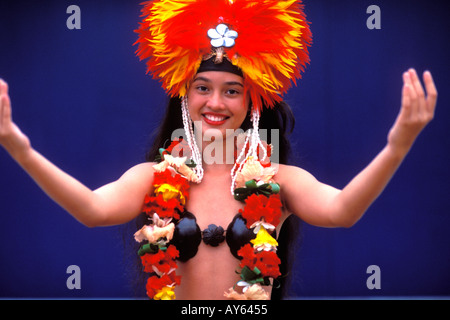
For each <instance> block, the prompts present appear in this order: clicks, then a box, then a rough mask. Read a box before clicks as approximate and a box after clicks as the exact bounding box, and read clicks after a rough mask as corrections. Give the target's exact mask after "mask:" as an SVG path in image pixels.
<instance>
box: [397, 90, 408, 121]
mask: <svg viewBox="0 0 450 320" xmlns="http://www.w3.org/2000/svg"><path fill="white" fill-rule="evenodd" d="M410 115H411V87H410V85H408V84H407V83H404V84H403V89H402V108H401V110H400V115H399V116H400V117H403V118H404V119H407V118H409V117H410Z"/></svg>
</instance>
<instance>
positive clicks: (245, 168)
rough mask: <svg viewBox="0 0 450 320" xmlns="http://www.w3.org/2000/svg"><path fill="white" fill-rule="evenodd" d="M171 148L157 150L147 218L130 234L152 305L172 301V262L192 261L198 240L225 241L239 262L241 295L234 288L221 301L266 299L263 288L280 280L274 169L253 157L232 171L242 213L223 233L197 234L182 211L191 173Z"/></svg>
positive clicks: (176, 281)
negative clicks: (136, 249) (275, 280)
mask: <svg viewBox="0 0 450 320" xmlns="http://www.w3.org/2000/svg"><path fill="white" fill-rule="evenodd" d="M178 143H179V142H178ZM174 144H175V145H176V144H177V142H173V143H172V145H174ZM172 145H171V146H170V147H169V148H168V149H161V150H160V154H161V159H160V160H162V161H161V162H160V163H158V164H156V165H154V167H153V168H154V170H155V173H154V179H153V190H152V192H151V193H150V194H147V195H146V196H145V199H144V204H143V208H142V212H143V213H144V214H145V215H146V216H147V218H148V219H147V222H146V224H145V225H144V226H143V227H142V228H141V229H140V230H139V231H137V232H136V233H135V235H134V237H135V240H136V241H138V242H140V248H139V251H138V254H139V256H140V258H141V261H142V266H143V271H144V272H146V273H148V274H149V278H148V280H147V284H146V290H147V295H148V296H149V298H151V299H155V300H156V299H158V300H159V299H162V300H169V299H175V292H174V289H175V287H176V286H177V285H180V284H181V276H179V275H177V273H176V269H177V261H181V262H185V261H188V260H189V259H191V258H192V257H194V256H195V255H196V253H197V251H198V246H199V245H200V243H201V241H203V242H204V243H205V244H207V245H211V246H213V247H215V246H218V245H219V244H221V243H222V242H223V241H226V243H227V244H228V246H229V248H230V251H231V253H232V254H233V256H234V257H236V258H237V259H239V260H240V264H239V267H240V270H236V272H237V273H238V274H240V278H241V280H240V281H239V282H238V283H237V284H236V285H237V286H238V287H243V289H242V290H239V291H241V292H242V293H240V292H237V291H235V289H237V288H236V285H235V286H233V287H232V288H230V289H229V291H228V292H225V293H224V296H225V297H227V298H232V299H233V298H234V299H269V298H270V295H269V294H268V293H267V292H266V290H265V289H264V286H269V285H273V283H274V279H276V278H277V277H278V276H280V271H279V264H280V263H281V261H280V259H279V258H278V256H277V253H276V250H277V246H278V243H277V241H276V240H275V238H274V237H275V228H276V226H277V225H278V224H279V222H280V218H281V207H282V205H281V200H280V196H279V191H280V187H279V185H278V184H276V183H275V182H274V181H273V180H272V177H273V175H274V174H275V173H276V171H275V169H274V168H273V167H272V166H271V165H270V163H269V164H268V165H267V164H264V165H263V164H262V163H261V162H260V161H259V160H258V159H255V158H253V157H248V158H247V159H245V161H243V162H242V163H241V164H239V165H238V166H236V170H237V171H236V172H237V174H236V180H235V186H236V188H235V189H234V192H233V193H234V198H235V199H236V200H238V201H241V202H243V203H244V204H245V205H244V208H243V209H240V210H239V213H237V214H236V216H235V217H234V218H233V220H232V221H231V223H230V224H229V225H228V226H227V229H226V230H224V229H223V228H222V227H220V226H216V225H214V224H210V225H209V226H208V228H206V229H205V230H203V231H201V230H200V227H199V226H198V224H197V221H196V218H195V216H194V215H193V214H192V213H191V212H189V211H187V210H186V208H185V207H186V202H187V201H188V200H189V186H190V182H196V181H197V180H196V176H195V173H194V172H193V171H192V170H191V169H190V168H189V166H188V165H186V164H185V161H186V158H185V157H173V156H172V155H171V154H170V151H171V147H172ZM212 281H214V280H212Z"/></svg>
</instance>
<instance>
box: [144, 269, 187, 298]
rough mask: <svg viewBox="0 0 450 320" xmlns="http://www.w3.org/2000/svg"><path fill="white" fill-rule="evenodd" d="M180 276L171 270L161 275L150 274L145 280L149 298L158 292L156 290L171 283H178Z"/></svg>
mask: <svg viewBox="0 0 450 320" xmlns="http://www.w3.org/2000/svg"><path fill="white" fill-rule="evenodd" d="M180 283H181V276H177V275H176V274H175V272H171V273H169V274H165V275H163V276H162V277H158V276H151V277H149V278H148V280H147V285H146V286H145V288H146V289H147V295H148V297H149V298H150V299H153V297H154V296H155V294H157V293H158V290H161V289H162V288H164V287H166V286H171V285H173V284H175V285H180Z"/></svg>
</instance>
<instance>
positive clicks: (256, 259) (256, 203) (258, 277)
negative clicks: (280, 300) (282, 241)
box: [225, 148, 282, 300]
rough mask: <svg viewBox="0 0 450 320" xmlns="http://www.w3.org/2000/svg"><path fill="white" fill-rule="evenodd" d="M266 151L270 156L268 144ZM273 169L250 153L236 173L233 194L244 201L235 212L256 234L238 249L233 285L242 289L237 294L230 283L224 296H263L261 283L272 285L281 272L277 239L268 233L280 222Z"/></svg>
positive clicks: (278, 188)
mask: <svg viewBox="0 0 450 320" xmlns="http://www.w3.org/2000/svg"><path fill="white" fill-rule="evenodd" d="M268 151H269V154H268V157H270V148H268ZM275 173H276V170H275V169H274V168H273V167H271V164H270V162H269V163H267V164H263V163H261V162H260V161H259V160H258V159H257V158H254V157H252V156H250V157H248V158H247V159H246V160H245V162H244V164H243V166H242V169H241V170H240V171H239V172H238V173H237V177H236V187H237V188H236V189H235V190H234V198H235V199H236V200H239V201H243V202H244V203H245V206H244V209H241V210H240V211H239V212H240V213H241V214H242V217H243V218H244V219H245V220H246V226H247V228H249V229H253V232H254V233H255V234H256V238H255V239H253V240H251V241H250V243H248V244H246V245H244V246H243V247H242V248H241V249H240V250H239V251H238V255H239V256H240V257H242V260H241V263H240V267H241V268H242V269H241V271H240V277H241V280H240V281H238V282H237V286H240V287H243V289H242V292H243V293H242V294H239V293H238V292H236V291H235V290H234V288H235V287H233V288H230V289H229V291H228V292H226V293H225V296H226V297H228V298H232V299H239V300H267V299H269V298H270V295H269V294H268V293H267V292H266V290H265V289H264V288H263V286H270V285H273V280H274V279H276V278H278V277H279V276H280V275H281V274H280V269H279V265H280V263H281V261H280V259H279V258H278V255H277V253H276V251H277V246H278V242H277V241H276V240H275V239H274V238H273V237H272V234H273V232H274V231H275V228H276V227H277V225H278V224H279V223H280V218H281V208H282V203H281V200H280V195H279V192H280V186H279V185H278V184H277V183H275V182H274V181H273V180H272V177H273V176H274V175H275Z"/></svg>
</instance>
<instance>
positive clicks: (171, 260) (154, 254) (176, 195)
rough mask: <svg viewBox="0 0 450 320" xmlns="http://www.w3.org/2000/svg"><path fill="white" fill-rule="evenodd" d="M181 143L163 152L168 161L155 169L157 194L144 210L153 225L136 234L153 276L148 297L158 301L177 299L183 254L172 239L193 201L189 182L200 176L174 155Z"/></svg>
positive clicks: (148, 198) (144, 262)
mask: <svg viewBox="0 0 450 320" xmlns="http://www.w3.org/2000/svg"><path fill="white" fill-rule="evenodd" d="M178 143H180V141H174V142H173V143H172V144H171V145H170V147H169V148H167V149H161V150H160V154H161V158H162V159H164V160H163V161H162V162H160V163H159V164H157V165H155V166H154V167H153V168H154V169H155V174H154V180H153V187H154V191H153V194H152V195H146V196H145V198H144V205H143V208H142V211H143V213H145V214H146V215H147V217H148V219H149V220H148V222H149V224H148V225H145V226H144V227H142V228H141V229H140V230H139V231H137V232H136V233H135V234H134V238H135V240H136V241H138V242H140V243H141V246H140V248H139V251H138V254H139V256H140V257H141V261H142V265H143V268H144V272H147V273H150V276H149V278H148V280H147V285H146V290H147V295H148V297H149V298H150V299H154V300H173V299H175V298H176V297H175V292H174V289H175V286H176V285H180V283H181V276H178V275H176V272H175V271H176V269H177V267H178V266H177V263H176V258H178V257H179V251H178V250H177V248H176V247H175V246H174V245H172V244H170V240H172V237H173V233H174V230H175V223H177V221H178V220H179V219H180V213H182V212H184V206H185V205H186V201H187V200H188V199H189V181H196V176H195V174H194V173H193V172H192V170H191V169H190V168H189V167H188V166H187V165H186V164H185V163H184V162H185V161H186V157H183V158H180V157H172V156H171V154H170V152H171V151H172V148H173V147H174V146H176V145H177V144H178Z"/></svg>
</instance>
